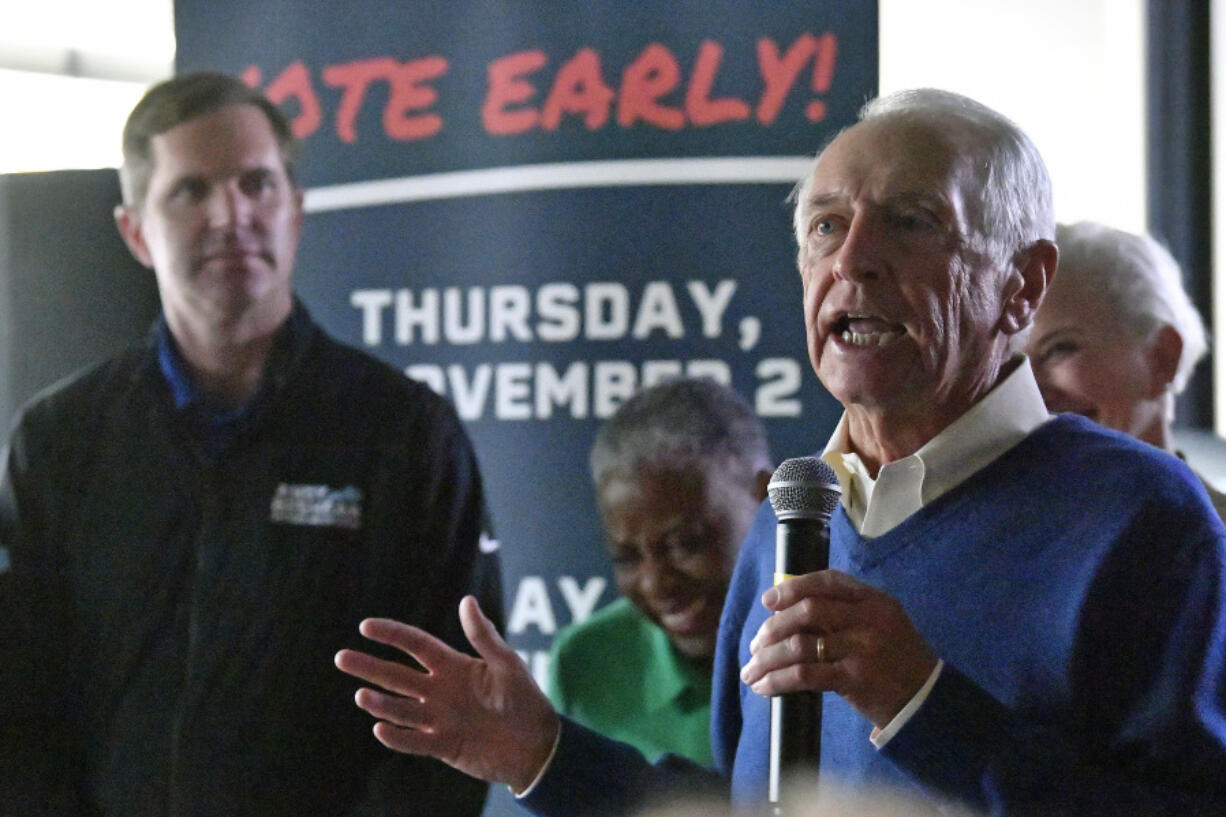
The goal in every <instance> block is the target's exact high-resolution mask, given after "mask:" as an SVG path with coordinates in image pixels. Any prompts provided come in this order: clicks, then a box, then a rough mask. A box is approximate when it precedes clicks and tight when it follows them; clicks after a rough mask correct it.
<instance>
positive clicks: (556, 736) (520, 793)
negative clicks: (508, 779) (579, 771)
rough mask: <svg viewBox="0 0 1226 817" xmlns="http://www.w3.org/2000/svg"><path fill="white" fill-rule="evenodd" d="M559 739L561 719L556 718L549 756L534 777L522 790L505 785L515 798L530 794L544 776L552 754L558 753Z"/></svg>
mask: <svg viewBox="0 0 1226 817" xmlns="http://www.w3.org/2000/svg"><path fill="white" fill-rule="evenodd" d="M561 740H562V719H561V718H558V731H557V732H556V733H554V736H553V746H552V747H551V748H550V749H549V757H547V758H545V763H544V764H543V765H542V766H541V769H540V771H538V772H537V773H536V777H534V778H532V782H531V783H529V784H528V786H527V787H526V788H525V789H524V790H523V791H515V789H513V788H511V787H510V786H507V788H508V789H509V790H510V792H511V794H512V795H514V796H515V799H516V800H520V799H523V798H524V797H527V796H528V795H529V794H532V790H533V789H535V788H536V785H537V784H538V783H540V782H541V778H542V777H544V776H545V772H547V771H549V767H550V766H552V765H553V756H554V755H556V754H557V753H558V743H559V742H560V741H561Z"/></svg>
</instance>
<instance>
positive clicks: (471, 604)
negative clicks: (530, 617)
mask: <svg viewBox="0 0 1226 817" xmlns="http://www.w3.org/2000/svg"><path fill="white" fill-rule="evenodd" d="M460 626H461V627H463V628H464V635H465V636H466V637H467V638H468V643H469V644H472V645H473V649H474V650H476V651H477V654H478V655H480V656H481V657H482V658H484V659H485V660H487V661H489V660H491V659H494V658H499V659H502V660H503V661H507V660H510V659H515V660H516V661H518V660H519V656H518V655H517V654H516V652H515V651H514V650H512V649H511V648H510V647H509V646H508V645H507V642H505V641H503V640H502V636H500V635H499V634H498V629H497V628H496V627H495V626H494V623H493V622H492V621H490V620H489V619H488V618H486V617H485V613H483V612H481V605H480V604H478V603H477V600H476V599H475V598H473V597H472V596H465V597H464V598H462V599H460Z"/></svg>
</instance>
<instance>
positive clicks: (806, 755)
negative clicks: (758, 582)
mask: <svg viewBox="0 0 1226 817" xmlns="http://www.w3.org/2000/svg"><path fill="white" fill-rule="evenodd" d="M839 493H840V491H839V484H838V480H837V478H836V477H835V473H834V470H833V469H832V468H831V467H830V466H829V465H826V463H824V462H822V461H821V460H819V459H817V458H816V457H797V458H794V459H789V460H785V461H784V462H783V464H781V465H780V466H779V467H778V468H777V469H776V470H775V473H774V475H773V476H772V477H771V480H770V483H769V485H768V486H767V494H768V496H769V497H770V503H771V508H773V509H774V511H775V517H776V519H778V526H777V528H776V532H775V582H774V583H775V584H780V583H781V582H784V581H786V580H788V579H790V578H793V577H795V576H799V575H803V574H805V573H814V572H816V571H819V570H825V569H826V568H827V567H828V566H829V563H830V515H831V514H832V513H834V509H835V508H836V507H837V506H838V502H839ZM824 646H825V643H824V640H823V637H822V636H818V637H817V641H816V648H817V660H818V661H823V660H825V656H824V655H823V653H824V652H825V649H824ZM770 704H771V720H770V725H771V733H770V776H769V780H768V794H769V799H770V803H771V805H772V807H773V809H774V813H775V814H782V813H783V811H784V805H783V803H782V802H781V799H780V797H781V795H780V788H781V787H780V782H781V779H782V778H783V777H784V776H785V775H787V774H788V773H789V772H791V771H792V770H794V769H796V768H798V767H806V766H807V767H809V768H811V769H813V771H814V773H816V771H817V766H818V761H819V758H820V755H821V731H822V702H821V694H820V693H817V692H792V693H789V694H787V695H775V696H772V697H771V702H770Z"/></svg>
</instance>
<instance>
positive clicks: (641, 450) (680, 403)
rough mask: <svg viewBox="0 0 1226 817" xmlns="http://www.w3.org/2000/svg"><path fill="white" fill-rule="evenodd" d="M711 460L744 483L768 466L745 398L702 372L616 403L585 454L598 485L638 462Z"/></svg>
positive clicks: (765, 447)
mask: <svg viewBox="0 0 1226 817" xmlns="http://www.w3.org/2000/svg"><path fill="white" fill-rule="evenodd" d="M706 462H717V463H719V464H720V465H721V466H723V467H726V468H732V469H736V471H739V472H740V473H739V474H737V476H738V477H740V478H743V479H744V480H745V482H746V483H747V484H752V481H753V479H754V478H755V476H756V475H757V473H758V472H759V471H761V470H766V469H769V468H770V465H771V461H770V450H769V447H768V445H767V441H766V429H765V428H764V427H763V426H762V421H761V420H759V419H758V417H757V415H755V414H754V413H753V409H751V408H750V407H749V404H748V403H746V402H745V399H744V398H743V397H741V396H740V395H739V394H737V393H736V392H735V391H733V390H732V389H731V388H729V387H727V386H724V385H721V384H719V383H716V382H715V381H714V380H708V379H706V378H693V377H683V378H676V379H672V380H666V381H664V382H662V383H659V384H656V385H653V386H649V387H647V388H645V389H643V390H642V391H640V392H638V393H637V394H636V395H634V396H633V397H631V398H630V399H629V400H627V401H626V402H625V403H623V404H622V405H621V406H619V407H618V409H617V411H615V412H614V413H613V415H612V416H610V417H609V419H608V420H606V421H605V422H604V424H603V425H602V426H601V427H600V430H599V431H598V432H597V433H596V440H595V442H594V443H593V444H592V453H591V458H590V463H591V468H592V481H593V482H595V484H596V486H597V487H599V486H600V485H602V484H603V483H604V481H605V480H607V479H609V478H610V477H614V476H626V475H629V474H631V473H632V472H633V471H634V469H635V468H636V467H638V466H642V465H648V466H653V465H682V466H688V465H694V464H701V463H706Z"/></svg>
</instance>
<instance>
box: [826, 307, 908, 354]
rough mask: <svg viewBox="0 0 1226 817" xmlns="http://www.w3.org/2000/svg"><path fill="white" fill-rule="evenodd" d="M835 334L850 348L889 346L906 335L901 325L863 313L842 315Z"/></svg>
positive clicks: (836, 325)
mask: <svg viewBox="0 0 1226 817" xmlns="http://www.w3.org/2000/svg"><path fill="white" fill-rule="evenodd" d="M833 332H834V334H835V335H836V336H838V337H839V338H840V339H841V340H842V341H843V342H844V343H846V344H848V345H849V346H887V345H889V344H891V343H893V342H894V341H896V340H898V339H899V338H901V337H902V336H903V335H905V334H906V330H905V329H903V327H902V326H901V325H900V324H896V323H890V322H888V321H886V320H884V319H882V318H880V317H878V316H876V315H868V314H865V313H861V312H845V313H843V314H842V315H840V316H839V318H838V320H836V321H835V322H834V327H833Z"/></svg>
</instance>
